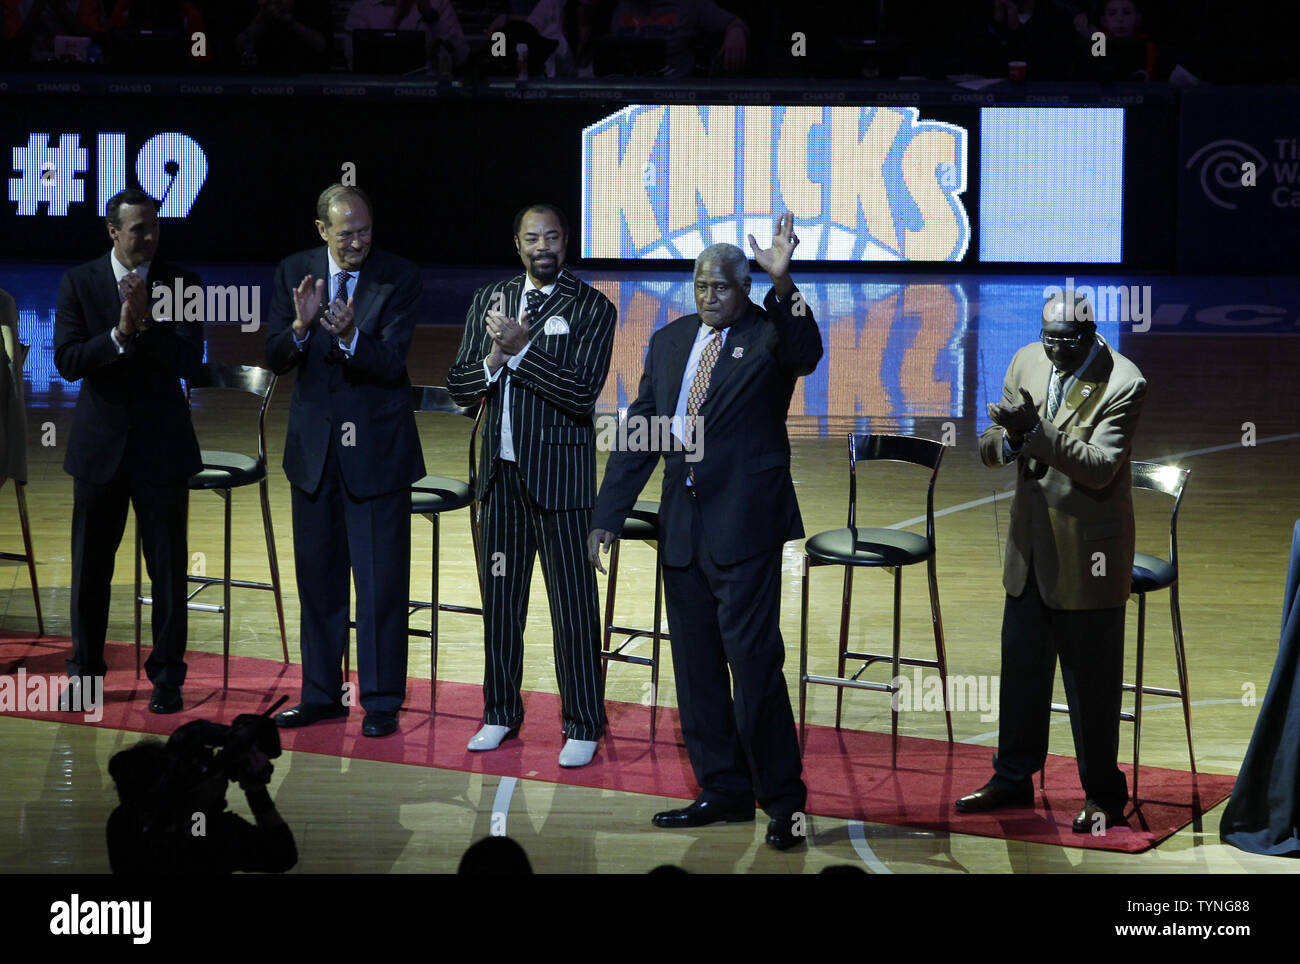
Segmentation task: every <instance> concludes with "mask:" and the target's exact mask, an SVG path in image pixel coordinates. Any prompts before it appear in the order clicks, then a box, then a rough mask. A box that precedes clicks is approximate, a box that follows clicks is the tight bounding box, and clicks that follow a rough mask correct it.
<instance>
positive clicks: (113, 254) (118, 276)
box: [108, 249, 153, 284]
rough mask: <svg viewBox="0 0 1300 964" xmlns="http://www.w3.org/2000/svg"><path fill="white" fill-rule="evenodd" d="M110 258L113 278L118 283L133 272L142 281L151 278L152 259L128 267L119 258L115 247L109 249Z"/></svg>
mask: <svg viewBox="0 0 1300 964" xmlns="http://www.w3.org/2000/svg"><path fill="white" fill-rule="evenodd" d="M108 260H109V263H110V264H111V265H112V266H113V280H114V281H116V282H117V283H118V284H121V283H122V279H123V278H125V277H126V276H127V275H129V274H132V273H134V274H138V275H139V276H140V280H141V281H148V280H149V267H150V266H151V265H152V264H153V262H152V261H144V262H141V263H140V264H138V265H136V266H135V267H134V268H128V267H127V266H126V265H124V264H123V263H122V262H121V261H118V260H117V251H115V250H113V249H109V252H108Z"/></svg>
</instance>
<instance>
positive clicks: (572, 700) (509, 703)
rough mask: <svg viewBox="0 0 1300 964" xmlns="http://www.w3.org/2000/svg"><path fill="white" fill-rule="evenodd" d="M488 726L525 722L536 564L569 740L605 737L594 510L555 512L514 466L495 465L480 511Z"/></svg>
mask: <svg viewBox="0 0 1300 964" xmlns="http://www.w3.org/2000/svg"><path fill="white" fill-rule="evenodd" d="M482 525H483V558H482V566H483V573H482V578H483V644H484V647H485V649H486V655H485V659H484V662H483V722H484V723H491V724H493V725H496V726H517V725H518V724H520V723H522V722H523V719H524V704H523V700H522V698H521V697H520V689H521V687H522V686H523V679H524V623H525V621H526V620H527V617H528V588H529V585H530V584H531V583H532V579H533V558H534V556H537V555H538V554H540V555H541V559H542V577H543V579H544V580H545V582H546V596H547V598H548V599H549V601H550V604H551V642H552V648H553V649H554V651H555V677H556V681H557V682H558V683H559V687H560V707H561V713H562V715H563V717H564V735H565V737H566V738H568V739H571V740H598V739H600V737H601V734H602V733H604V732H605V680H604V677H603V676H602V675H601V671H600V596H599V591H598V589H597V587H596V571H595V570H594V569H593V568H592V567H591V563H589V562H588V561H587V550H586V540H587V532H588V531H589V530H590V529H591V510H590V509H572V510H567V511H558V512H555V511H550V510H547V509H543V508H541V507H540V506H539V505H537V503H536V502H534V501H533V498H532V496H530V495H529V494H528V490H527V488H526V487H525V486H524V484H523V481H522V480H521V479H520V478H519V469H518V467H517V466H516V465H515V464H514V463H513V462H498V463H497V469H496V474H495V476H494V477H493V479H492V482H491V485H490V486H489V488H488V492H487V496H486V499H485V501H484V503H483V507H482Z"/></svg>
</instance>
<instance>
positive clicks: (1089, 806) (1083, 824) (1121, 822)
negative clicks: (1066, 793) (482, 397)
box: [1070, 800, 1128, 834]
mask: <svg viewBox="0 0 1300 964" xmlns="http://www.w3.org/2000/svg"><path fill="white" fill-rule="evenodd" d="M1112 827H1115V828H1118V827H1124V828H1127V827H1128V821H1127V820H1125V819H1124V810H1123V808H1122V807H1121V808H1120V809H1119V810H1107V809H1106V808H1105V807H1103V806H1102V805H1101V804H1099V803H1097V802H1096V801H1094V800H1089V801H1087V802H1086V803H1084V805H1083V809H1082V810H1080V811H1079V815H1078V816H1077V817H1075V818H1074V823H1073V824H1072V825H1071V826H1070V829H1071V830H1073V831H1074V832H1075V833H1092V832H1093V830H1094V828H1095V829H1096V831H1097V833H1098V834H1104V833H1105V832H1106V831H1107V830H1110V829H1111V828H1112Z"/></svg>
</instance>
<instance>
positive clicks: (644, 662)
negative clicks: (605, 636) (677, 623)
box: [600, 649, 655, 666]
mask: <svg viewBox="0 0 1300 964" xmlns="http://www.w3.org/2000/svg"><path fill="white" fill-rule="evenodd" d="M600 655H601V658H602V659H612V660H613V661H614V662H616V663H635V664H636V665H637V666H653V665H654V664H655V661H654V660H653V659H650V658H649V657H648V656H631V655H629V654H627V653H621V652H619V651H618V650H616V649H604V650H601V652H600Z"/></svg>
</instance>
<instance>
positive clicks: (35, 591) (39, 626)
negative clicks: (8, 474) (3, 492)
mask: <svg viewBox="0 0 1300 964" xmlns="http://www.w3.org/2000/svg"><path fill="white" fill-rule="evenodd" d="M26 488H27V483H26V482H19V481H18V480H17V479H15V480H14V492H16V493H17V494H18V520H19V522H21V523H22V528H23V553H24V554H25V555H26V556H27V575H28V578H30V579H31V583H32V602H34V603H35V604H36V635H37V636H44V635H45V617H44V616H42V615H41V590H40V587H39V586H38V585H37V584H36V553H34V552H32V528H31V524H30V523H29V522H28V520H27V493H26V492H25V491H24V490H25V489H26Z"/></svg>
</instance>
